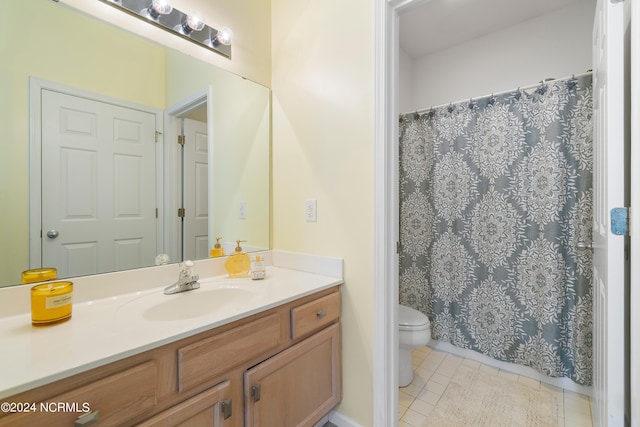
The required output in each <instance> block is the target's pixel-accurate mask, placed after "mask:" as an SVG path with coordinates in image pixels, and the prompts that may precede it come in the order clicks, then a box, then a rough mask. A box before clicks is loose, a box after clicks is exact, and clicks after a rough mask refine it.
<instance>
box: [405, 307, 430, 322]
mask: <svg viewBox="0 0 640 427" xmlns="http://www.w3.org/2000/svg"><path fill="white" fill-rule="evenodd" d="M398 324H399V325H400V326H424V325H428V324H429V318H428V317H427V316H425V315H424V314H422V313H420V312H419V311H418V310H415V309H413V308H411V307H407V306H404V305H400V306H399V310H398Z"/></svg>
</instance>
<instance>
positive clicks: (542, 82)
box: [400, 70, 592, 116]
mask: <svg viewBox="0 0 640 427" xmlns="http://www.w3.org/2000/svg"><path fill="white" fill-rule="evenodd" d="M590 74H592V71H591V70H588V71H587V72H585V73H582V74H572V75H571V76H567V77H563V78H561V79H551V78H550V79H543V80H542V81H541V82H538V83H535V84H532V85H529V86H524V87H518V88H517V89H515V90H514V89H511V90H505V91H502V92H496V93H490V94H487V95H484V96H476V97H473V98H469V99H461V100H460V101H456V102H448V103H446V104H440V105H436V106H435V107H429V108H423V109H421V110H415V111H408V112H406V113H402V114H400V116H405V115H407V114H416V113H417V114H421V113H426V112H427V111H431V110H435V109H437V108H443V107H447V106H449V105H457V104H461V103H463V102H472V101H473V100H474V99H475V100H478V99H482V98H486V97H489V96H499V95H504V94H506V93H510V92H515V91H517V90H521V91H526V90H529V89H533V88H536V87H540V86H543V85H545V84H547V83H550V82H562V81H565V80H569V79H576V78H578V77H584V76H587V75H590Z"/></svg>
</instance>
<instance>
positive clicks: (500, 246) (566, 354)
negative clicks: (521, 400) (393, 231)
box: [399, 75, 593, 385]
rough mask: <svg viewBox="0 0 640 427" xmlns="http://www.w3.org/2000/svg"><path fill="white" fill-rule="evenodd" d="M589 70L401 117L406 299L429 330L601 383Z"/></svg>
mask: <svg viewBox="0 0 640 427" xmlns="http://www.w3.org/2000/svg"><path fill="white" fill-rule="evenodd" d="M591 95H592V93H591V75H585V76H581V77H578V78H576V77H573V78H571V79H566V80H562V81H554V82H552V83H546V84H542V85H540V86H539V87H538V88H537V89H532V90H530V91H526V92H525V91H520V90H516V91H513V92H510V93H506V94H502V95H499V96H490V97H486V98H482V99H477V100H473V101H470V102H468V103H467V102H464V103H459V104H452V105H449V106H446V107H442V108H437V109H434V110H431V111H430V112H427V113H423V114H421V115H418V114H413V113H411V114H405V115H403V116H402V117H401V118H400V120H401V124H400V244H401V245H400V246H401V254H400V292H399V297H400V303H401V304H404V305H408V306H410V307H413V308H415V309H417V310H419V311H421V312H423V313H425V314H426V315H427V316H428V317H429V318H430V319H431V328H432V336H433V338H434V339H436V340H441V341H447V342H450V343H452V344H453V345H455V346H458V347H462V348H467V349H472V350H475V351H478V352H480V353H483V354H485V355H488V356H490V357H492V358H494V359H498V360H503V361H508V362H512V363H517V364H521V365H525V366H530V367H532V368H535V369H537V370H538V371H539V372H541V373H543V374H545V375H547V376H551V377H568V378H570V379H572V380H573V381H575V382H576V383H578V384H583V385H590V384H591V380H592V378H591V376H592V372H591V371H592V370H591V364H592V336H593V333H592V286H591V282H592V277H591V274H592V271H591V270H592V254H591V251H590V250H584V249H579V248H578V244H579V243H590V242H591V218H592V214H591V211H592V201H593V193H592V185H591V182H592V170H593V169H592V163H593V150H592V123H591V116H592V96H591Z"/></svg>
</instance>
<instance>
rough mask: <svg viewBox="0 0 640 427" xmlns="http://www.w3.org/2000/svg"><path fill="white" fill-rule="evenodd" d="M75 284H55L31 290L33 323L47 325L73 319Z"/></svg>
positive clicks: (43, 285) (46, 284)
mask: <svg viewBox="0 0 640 427" xmlns="http://www.w3.org/2000/svg"><path fill="white" fill-rule="evenodd" d="M72 303H73V283H71V282H53V283H44V284H42V285H36V286H34V287H32V288H31V323H32V324H34V325H46V324H49V323H55V322H61V321H63V320H66V319H69V318H70V317H71V307H72Z"/></svg>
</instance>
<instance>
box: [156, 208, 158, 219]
mask: <svg viewBox="0 0 640 427" xmlns="http://www.w3.org/2000/svg"><path fill="white" fill-rule="evenodd" d="M156 218H158V208H156Z"/></svg>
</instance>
